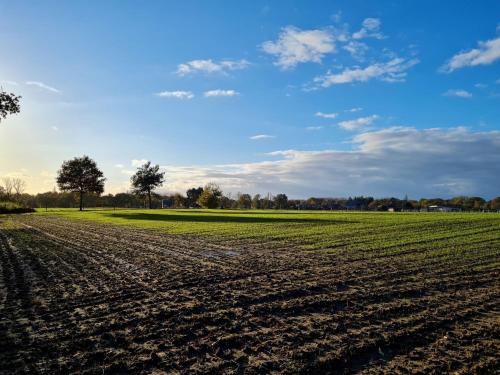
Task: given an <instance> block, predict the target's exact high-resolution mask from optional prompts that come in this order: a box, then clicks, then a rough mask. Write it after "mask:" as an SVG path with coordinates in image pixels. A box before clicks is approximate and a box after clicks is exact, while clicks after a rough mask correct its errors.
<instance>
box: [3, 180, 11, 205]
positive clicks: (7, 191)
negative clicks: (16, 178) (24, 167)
mask: <svg viewBox="0 0 500 375" xmlns="http://www.w3.org/2000/svg"><path fill="white" fill-rule="evenodd" d="M2 184H3V186H2V188H3V189H2V190H3V193H4V195H5V199H6V200H9V199H10V198H11V197H12V190H13V188H14V187H13V186H12V179H10V178H9V177H4V178H2Z"/></svg>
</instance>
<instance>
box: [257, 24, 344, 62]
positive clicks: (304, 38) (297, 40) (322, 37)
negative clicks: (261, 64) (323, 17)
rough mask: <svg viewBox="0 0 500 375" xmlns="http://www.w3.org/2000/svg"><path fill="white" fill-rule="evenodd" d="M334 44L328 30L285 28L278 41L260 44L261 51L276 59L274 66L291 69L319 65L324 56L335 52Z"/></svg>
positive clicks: (333, 39)
mask: <svg viewBox="0 0 500 375" xmlns="http://www.w3.org/2000/svg"><path fill="white" fill-rule="evenodd" d="M334 42H335V38H334V36H333V34H332V32H331V31H330V30H319V29H315V30H301V29H299V28H298V27H294V26H287V27H285V28H283V29H282V30H281V33H280V35H279V37H278V40H276V41H266V42H264V43H262V49H263V50H264V52H266V53H268V54H270V55H273V56H275V57H276V58H277V60H276V62H275V65H277V66H279V67H280V68H282V69H291V68H294V67H295V66H296V65H297V64H300V63H306V62H314V63H320V62H321V60H322V59H323V57H324V56H325V54H328V53H332V52H334V51H335V43H334Z"/></svg>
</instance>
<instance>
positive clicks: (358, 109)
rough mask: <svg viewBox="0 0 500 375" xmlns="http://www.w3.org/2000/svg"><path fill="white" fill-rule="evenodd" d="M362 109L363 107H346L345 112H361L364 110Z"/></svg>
mask: <svg viewBox="0 0 500 375" xmlns="http://www.w3.org/2000/svg"><path fill="white" fill-rule="evenodd" d="M362 110H363V108H361V107H354V108H349V109H346V110H345V111H344V112H351V113H353V112H359V111H362Z"/></svg>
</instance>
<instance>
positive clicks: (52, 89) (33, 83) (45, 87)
mask: <svg viewBox="0 0 500 375" xmlns="http://www.w3.org/2000/svg"><path fill="white" fill-rule="evenodd" d="M26 84H27V85H28V86H37V87H39V88H41V89H43V90H46V91H50V92H53V93H56V94H60V93H61V91H60V90H58V89H56V88H55V87H52V86H49V85H46V84H45V83H43V82H40V81H26Z"/></svg>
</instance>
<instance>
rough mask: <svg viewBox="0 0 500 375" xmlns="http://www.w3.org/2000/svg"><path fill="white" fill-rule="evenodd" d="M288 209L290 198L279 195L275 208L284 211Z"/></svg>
mask: <svg viewBox="0 0 500 375" xmlns="http://www.w3.org/2000/svg"><path fill="white" fill-rule="evenodd" d="M287 207H288V197H287V196H286V194H278V195H276V196H275V197H274V208H276V209H278V210H283V209H285V208H287Z"/></svg>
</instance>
